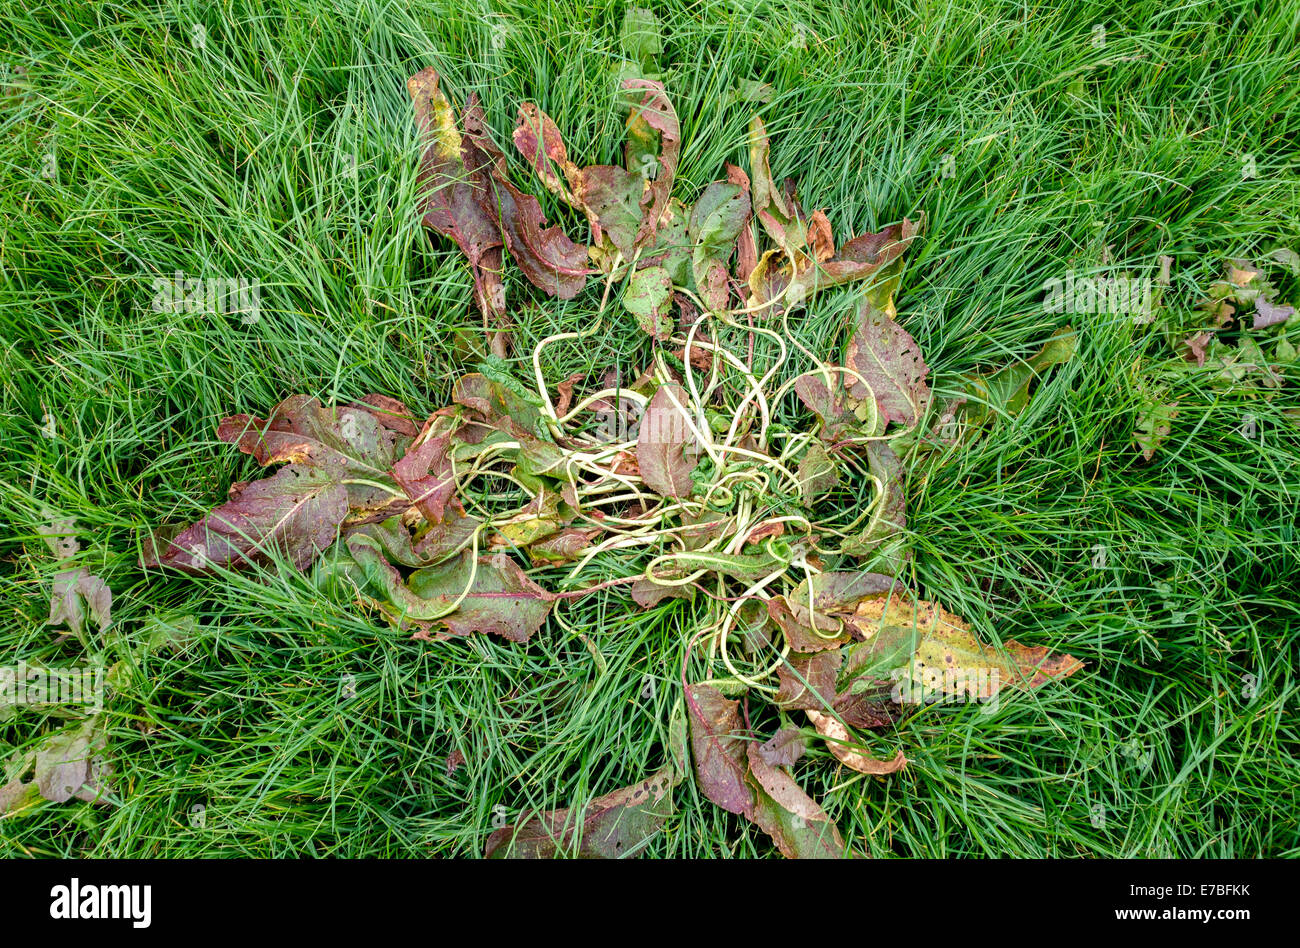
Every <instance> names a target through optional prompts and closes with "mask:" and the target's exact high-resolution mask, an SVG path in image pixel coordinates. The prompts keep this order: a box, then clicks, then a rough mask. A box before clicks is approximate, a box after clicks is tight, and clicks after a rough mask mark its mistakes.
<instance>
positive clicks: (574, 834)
mask: <svg viewBox="0 0 1300 948" xmlns="http://www.w3.org/2000/svg"><path fill="white" fill-rule="evenodd" d="M677 780H678V778H677V776H676V772H675V770H674V769H673V767H672V766H668V767H665V768H664V769H662V770H660V771H659V772H658V773H656V774H655V775H654V776H652V777H649V778H647V779H645V780H642V781H641V782H640V783H635V784H633V785H632V786H630V787H624V788H622V789H621V790H615V791H614V792H613V793H607V794H605V795H604V796H601V797H597V798H596V799H594V800H592V801H591V802H590V803H588V804H587V805H586V806H585V807H583V808H582V809H581V810H578V809H568V808H566V809H562V810H551V811H549V812H547V813H543V814H541V815H540V816H535V817H532V818H531V819H526V820H522V821H520V822H519V823H516V824H515V825H513V826H506V827H502V828H501V829H499V830H497V831H496V832H494V833H493V834H492V835H491V836H489V837H488V841H487V848H486V850H485V851H484V853H483V855H484V856H485V857H486V858H488V859H500V858H503V857H504V858H513V859H553V858H555V857H556V856H574V857H577V858H579V859H621V858H623V857H628V856H635V855H637V853H638V852H639V850H640V849H641V848H642V847H643V846H644V844H645V842H646V841H647V840H649V839H650V838H651V837H652V836H654V835H655V834H656V833H658V832H659V831H660V830H661V829H662V828H663V825H664V820H665V819H666V818H667V817H668V816H669V814H671V813H672V788H673V787H674V786H676V784H677Z"/></svg>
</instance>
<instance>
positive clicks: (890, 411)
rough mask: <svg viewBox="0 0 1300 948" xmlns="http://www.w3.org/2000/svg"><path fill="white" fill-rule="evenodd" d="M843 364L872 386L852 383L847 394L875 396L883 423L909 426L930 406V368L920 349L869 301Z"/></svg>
mask: <svg viewBox="0 0 1300 948" xmlns="http://www.w3.org/2000/svg"><path fill="white" fill-rule="evenodd" d="M844 361H845V364H846V365H848V366H849V367H850V368H852V369H854V370H855V371H856V372H857V373H858V374H859V375H861V376H862V377H863V378H864V379H866V380H867V383H868V384H869V385H870V386H871V387H870V389H868V388H867V387H866V386H864V385H863V384H862V383H861V382H858V381H856V380H854V381H853V382H851V383H850V386H849V392H850V394H852V395H853V396H854V397H855V398H859V399H866V398H868V397H872V396H874V398H875V400H876V405H877V407H878V409H879V412H880V418H881V421H882V423H885V424H887V423H889V422H895V423H898V424H901V425H905V426H907V427H911V426H913V425H916V424H917V423H918V422H919V421H920V420H921V418H922V417H924V415H925V412H926V409H927V408H928V407H929V404H930V386H929V385H928V384H927V383H926V380H925V377H926V375H928V374H929V372H930V369H929V367H928V366H927V365H926V364H925V359H924V358H923V357H922V356H921V350H920V348H919V347H918V346H917V344H916V342H915V341H914V340H913V339H912V337H911V336H910V335H909V334H908V333H907V331H906V330H905V329H903V327H902V326H900V325H898V323H896V322H894V321H893V320H892V319H890V318H889V316H888V315H886V314H885V313H884V312H883V311H881V310H879V309H877V308H876V307H875V306H874V305H872V304H871V303H870V302H869V301H866V302H864V303H863V304H862V308H861V309H860V310H859V311H858V322H857V331H856V332H855V333H854V334H853V338H852V339H850V340H849V345H848V349H847V350H846V353H845V360H844ZM872 433H873V434H875V433H877V432H872Z"/></svg>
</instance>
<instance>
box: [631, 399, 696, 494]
mask: <svg viewBox="0 0 1300 948" xmlns="http://www.w3.org/2000/svg"><path fill="white" fill-rule="evenodd" d="M689 404H690V399H689V397H688V396H687V394H686V390H685V389H684V388H682V387H681V386H680V385H677V384H676V383H671V382H670V383H668V384H666V385H661V386H660V387H659V390H658V391H657V392H655V394H654V397H653V398H651V399H650V402H649V404H648V405H646V409H645V413H644V414H643V415H642V417H641V425H640V429H639V430H638V432H637V443H636V461H637V467H638V468H640V471H641V477H642V478H643V479H644V480H645V483H646V486H647V487H649V488H650V489H651V490H653V491H654V492H655V493H657V494H659V495H661V496H663V497H689V496H690V494H691V491H692V490H693V489H694V486H695V485H694V482H693V481H692V480H691V472H692V471H694V470H695V467H696V464H697V463H698V457H697V447H696V441H695V436H694V435H693V434H692V433H691V431H690V429H689V427H688V421H687V418H688V416H687V414H686V412H687V411H688V409H687V407H686V406H688V405H689Z"/></svg>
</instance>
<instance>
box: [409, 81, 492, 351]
mask: <svg viewBox="0 0 1300 948" xmlns="http://www.w3.org/2000/svg"><path fill="white" fill-rule="evenodd" d="M406 88H407V92H408V93H409V94H410V96H411V101H412V102H413V103H414V105H415V125H416V128H417V130H418V131H419V136H420V142H421V143H422V145H423V148H424V152H423V155H422V157H421V159H420V172H419V177H418V179H417V181H418V186H419V189H420V194H421V196H422V201H423V204H422V214H423V216H422V218H421V223H423V224H424V226H425V227H429V228H432V229H433V230H436V231H437V232H438V233H440V234H442V235H443V236H445V237H450V238H451V239H452V240H454V241H455V242H456V245H457V246H458V247H460V249H461V252H462V253H464V254H465V258H466V259H467V260H468V261H469V265H470V270H471V272H472V273H473V277H474V299H475V302H476V303H477V304H478V307H479V310H480V312H482V314H483V318H484V320H486V321H489V322H491V323H494V324H498V325H502V326H504V325H505V292H504V289H503V287H502V283H501V274H500V271H501V250H500V248H501V247H502V245H503V243H504V238H503V236H502V234H501V227H500V225H499V223H498V219H497V215H496V214H495V213H494V210H493V207H492V189H491V185H490V183H489V180H488V175H487V170H486V166H487V164H488V161H487V158H486V156H484V155H483V154H482V153H480V152H478V151H477V150H476V149H475V148H474V146H473V145H472V144H471V143H469V142H466V141H465V140H464V138H463V137H462V136H461V133H460V129H459V128H458V127H457V124H456V116H455V113H454V112H453V110H452V106H451V103H450V102H449V101H448V100H447V97H446V96H445V95H443V93H442V91H441V90H440V89H439V88H438V72H437V70H435V69H434V68H433V67H432V66H430V67H429V68H428V69H424V70H422V71H420V72H418V73H416V74H415V75H414V76H412V77H411V78H410V79H408V80H407V81H406Z"/></svg>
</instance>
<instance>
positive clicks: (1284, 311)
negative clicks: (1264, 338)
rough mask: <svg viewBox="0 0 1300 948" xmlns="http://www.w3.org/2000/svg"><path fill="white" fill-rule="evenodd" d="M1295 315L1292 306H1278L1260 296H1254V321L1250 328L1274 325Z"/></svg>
mask: <svg viewBox="0 0 1300 948" xmlns="http://www.w3.org/2000/svg"><path fill="white" fill-rule="evenodd" d="M1294 315H1295V307H1294V306H1279V305H1277V304H1276V303H1273V302H1271V301H1269V300H1266V299H1264V297H1262V296H1258V297H1256V298H1255V321H1254V322H1253V323H1252V324H1251V327H1250V328H1251V329H1264V328H1266V327H1268V326H1276V325H1277V324H1278V323H1284V322H1286V321H1287V320H1288V319H1290V318H1291V317H1292V316H1294Z"/></svg>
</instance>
